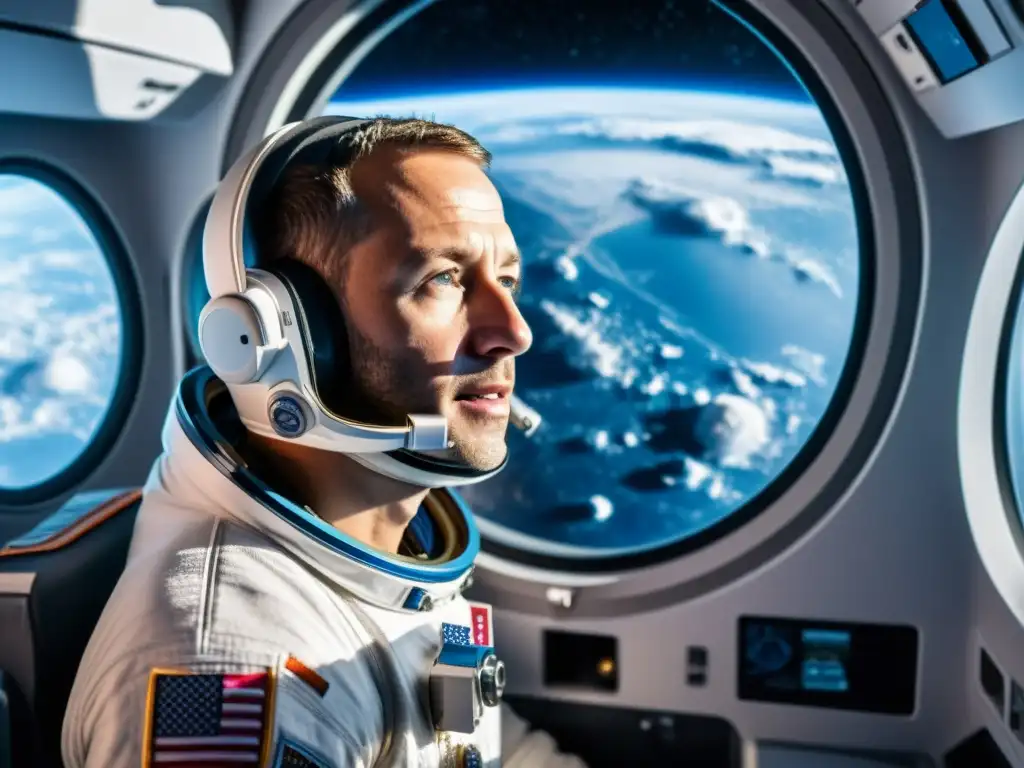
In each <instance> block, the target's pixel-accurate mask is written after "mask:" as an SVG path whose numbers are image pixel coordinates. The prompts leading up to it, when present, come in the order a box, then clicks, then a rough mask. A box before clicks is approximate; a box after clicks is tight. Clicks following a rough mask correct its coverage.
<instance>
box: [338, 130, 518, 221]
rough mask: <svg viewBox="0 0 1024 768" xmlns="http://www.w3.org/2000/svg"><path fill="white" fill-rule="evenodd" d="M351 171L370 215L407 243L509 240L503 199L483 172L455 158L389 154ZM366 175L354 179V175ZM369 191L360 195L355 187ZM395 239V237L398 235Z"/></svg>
mask: <svg viewBox="0 0 1024 768" xmlns="http://www.w3.org/2000/svg"><path fill="white" fill-rule="evenodd" d="M367 161H368V162H367V163H366V165H365V166H364V167H363V168H361V169H353V185H354V186H356V192H357V194H359V195H360V198H361V199H363V200H365V201H366V202H367V204H368V205H370V207H371V213H372V215H374V217H375V218H376V219H377V220H378V221H379V222H380V223H381V224H383V225H386V226H388V228H390V229H393V230H398V231H401V232H402V233H403V234H404V236H405V237H406V239H409V240H412V241H416V240H419V239H421V238H431V239H433V238H436V237H445V236H448V237H453V236H455V237H457V236H466V235H467V234H468V233H469V232H476V233H478V234H485V233H489V234H490V235H491V236H501V237H502V238H503V239H504V238H505V237H507V236H510V233H509V232H508V225H507V224H506V223H505V212H504V209H503V207H502V203H501V197H500V195H499V194H498V190H497V189H495V187H494V184H493V183H492V182H491V180H490V179H489V178H488V177H487V174H486V173H485V172H484V171H483V169H482V168H480V166H479V165H478V164H477V163H476V162H475V161H474V160H473V159H472V158H469V157H464V156H462V155H458V154H455V153H453V152H447V151H438V150H424V151H416V152H410V153H405V154H401V153H397V152H387V153H381V154H380V155H379V156H377V157H373V156H371V157H370V158H367ZM359 170H362V171H364V173H363V174H360V175H361V176H362V178H361V179H360V178H358V176H357V174H358V171H359ZM360 181H362V182H363V184H364V185H365V186H366V187H368V188H367V189H366V190H365V192H366V194H361V192H362V190H359V189H358V187H359V186H360V185H359V182H360ZM395 234H398V232H397V231H396V232H395Z"/></svg>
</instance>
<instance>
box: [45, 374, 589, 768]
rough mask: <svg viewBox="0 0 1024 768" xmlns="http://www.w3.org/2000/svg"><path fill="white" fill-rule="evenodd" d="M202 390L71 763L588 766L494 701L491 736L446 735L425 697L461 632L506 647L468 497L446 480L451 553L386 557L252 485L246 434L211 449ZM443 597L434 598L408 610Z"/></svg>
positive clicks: (178, 434)
mask: <svg viewBox="0 0 1024 768" xmlns="http://www.w3.org/2000/svg"><path fill="white" fill-rule="evenodd" d="M190 387H191V388H195V387H202V388H203V389H204V390H205V391H206V392H209V390H210V389H215V388H217V387H218V383H217V382H216V380H215V379H213V377H212V376H211V375H209V374H208V372H206V371H204V370H199V371H196V372H193V373H192V374H190V375H189V377H187V378H186V380H185V381H184V382H183V383H182V389H183V392H182V397H180V398H179V401H178V404H177V407H176V408H174V409H172V411H171V413H170V414H169V415H168V419H167V422H166V425H165V428H164V433H163V442H164V455H163V456H162V457H161V458H160V460H159V461H158V462H157V464H156V465H155V466H154V468H153V472H152V474H151V475H150V478H149V480H148V482H147V484H146V487H145V495H144V500H143V503H142V507H141V509H140V510H139V517H138V522H137V523H136V528H135V535H134V538H133V540H132V545H131V550H130V552H129V556H128V562H127V565H126V567H125V571H124V575H123V577H122V578H121V580H120V581H119V583H118V585H117V588H116V589H115V591H114V593H113V595H112V596H111V599H110V602H109V603H108V605H107V609H106V610H105V611H104V613H103V616H102V618H101V619H100V622H99V624H98V626H97V628H96V631H95V633H94V635H93V637H92V639H91V641H90V643H89V647H88V649H87V651H86V653H85V656H84V658H83V659H82V663H81V666H80V671H79V675H78V677H77V679H76V681H75V686H74V690H73V691H72V695H71V700H70V703H69V706H68V711H67V715H66V718H65V724H64V736H63V754H64V761H65V765H66V767H67V768H101V767H102V768H121V767H122V766H124V767H125V768H128V766H131V768H135V766H138V765H140V764H141V765H144V766H148V765H150V764H154V765H155V764H158V763H163V762H168V763H169V764H177V765H189V763H188V762H187V760H188V759H191V760H193V761H195V762H196V763H197V764H198V763H203V764H219V763H218V762H217V761H218V759H223V756H224V753H228V754H229V755H236V756H237V757H236V758H235V759H236V760H238V761H239V762H240V764H246V763H245V761H244V758H243V756H251V758H252V759H251V762H250V763H249V764H253V765H271V766H275V767H276V766H318V767H319V768H348V767H349V766H352V767H355V766H386V765H396V766H407V765H408V766H460V765H465V766H470V765H473V762H472V758H473V754H472V752H471V751H468V750H466V749H465V748H462V749H461V750H460V747H464V746H465V745H472V746H475V747H476V748H477V749H478V750H479V754H480V757H481V758H482V761H481V762H480V763H479V764H482V765H484V766H496V765H499V764H500V765H504V766H506V768H516V767H521V768H525V767H526V766H531V767H532V768H545V767H546V766H565V767H566V768H568V767H570V766H577V765H581V763H580V762H579V761H578V760H576V759H575V758H571V757H565V756H561V755H559V754H558V753H557V751H556V750H555V747H554V743H553V742H552V740H551V738H550V737H549V736H547V735H545V734H543V733H539V732H532V733H529V734H527V732H526V725H525V723H523V721H522V720H521V719H519V718H518V717H516V716H515V715H514V713H512V712H511V711H510V710H508V709H507V708H505V707H504V706H501V707H498V706H486V705H484V706H483V707H482V711H481V712H480V714H481V716H480V717H479V725H478V726H476V727H475V729H474V732H473V733H472V734H466V733H460V732H454V731H445V730H436V731H435V726H434V724H433V722H432V720H433V719H434V718H436V717H437V715H438V714H439V713H436V712H432V711H431V705H430V702H429V700H424V696H425V694H426V693H427V691H428V683H427V681H428V678H429V677H430V675H431V673H432V672H436V671H437V667H435V661H436V660H438V655H439V654H440V653H441V650H442V641H443V634H444V633H445V631H446V630H447V632H448V633H449V634H451V632H452V628H453V627H454V628H466V629H465V630H459V629H456V630H455V632H456V633H458V632H460V631H461V632H463V633H466V632H468V633H470V634H471V637H470V641H471V642H477V643H478V644H479V645H480V646H484V647H487V646H490V645H492V644H493V643H494V638H493V629H492V627H491V626H490V609H489V607H487V606H479V605H472V606H471V604H469V603H467V602H466V600H465V599H464V598H463V597H462V596H461V594H460V590H461V589H462V587H463V586H464V585H465V583H466V580H467V578H468V577H469V575H470V573H471V570H472V560H473V557H474V555H475V554H476V551H477V547H478V545H479V539H478V535H477V533H476V530H475V528H474V526H473V524H472V520H471V518H470V517H468V516H467V515H466V514H465V510H464V508H463V507H462V506H461V503H460V502H459V501H458V499H457V498H456V497H455V496H453V495H451V494H448V493H446V492H436V493H433V494H431V496H429V497H428V502H427V504H426V505H425V507H426V509H425V510H424V512H421V514H424V515H429V521H430V524H431V526H432V527H433V528H434V530H435V532H436V534H437V535H439V536H440V538H441V540H442V542H441V545H440V547H439V548H443V549H445V550H446V552H447V551H448V550H450V555H447V556H442V557H441V558H437V560H439V561H440V562H436V563H431V562H430V561H426V562H423V561H418V560H416V559H414V558H412V557H409V558H399V557H390V558H389V557H386V556H384V555H381V554H380V553H378V552H375V551H372V550H370V549H369V548H367V547H363V546H361V545H360V544H358V543H357V542H355V541H354V540H352V539H349V538H348V537H346V536H344V535H343V534H341V533H338V532H337V531H335V530H334V529H332V528H329V527H328V526H326V525H324V524H323V523H320V522H319V521H318V520H317V518H315V517H314V516H313V515H312V514H309V513H308V512H306V511H304V510H301V509H299V508H297V507H294V505H290V504H289V503H288V502H287V501H286V500H284V499H283V498H281V497H279V496H276V495H275V494H274V493H273V492H272V491H270V490H269V489H267V491H266V492H265V493H263V494H253V493H251V489H247V486H250V485H251V484H252V483H254V482H258V480H257V479H256V478H253V477H252V476H250V475H248V473H247V472H246V470H245V469H244V467H242V466H234V467H231V466H225V461H226V458H227V456H228V454H229V450H228V449H226V446H223V445H222V446H220V450H218V451H217V452H216V453H210V452H209V449H208V448H207V446H209V445H211V444H213V441H214V440H216V436H211V435H209V434H208V433H200V432H199V431H198V428H199V427H197V424H198V425H199V426H200V427H201V425H202V424H204V423H209V421H207V420H206V419H193V418H191V417H189V416H187V415H186V414H185V413H184V412H183V409H182V399H185V398H188V396H189V394H190V393H189V392H188V391H184V390H187V388H190ZM219 388H220V389H221V390H223V387H222V386H221V387H219ZM182 419H184V420H185V428H183V426H182V423H181V420H182ZM196 443H199V445H198V446H197V444H196ZM278 505H280V506H282V507H288V511H289V512H290V513H291V515H292V516H291V517H290V518H289V517H287V516H282V515H281V514H280V510H277V509H276V507H277V506H278ZM296 521H302V522H303V523H304V524H305V525H307V526H309V527H311V528H315V529H316V530H317V532H318V534H319V536H321V537H323V538H322V539H320V540H318V538H317V537H315V536H313V535H310V534H309V533H307V532H306V531H305V530H303V528H302V527H300V526H299V525H297V524H296ZM417 527H419V526H417ZM425 598H429V600H430V601H431V602H432V603H433V609H432V610H429V611H423V610H420V611H413V610H409V609H408V608H406V607H404V606H408V605H411V604H412V603H413V601H419V602H421V603H422V601H423V600H424V599H425ZM474 614H475V615H474ZM480 619H482V621H481V620H480ZM445 624H447V625H449V626H447V627H445V626H444V625H445ZM440 660H441V661H444V657H443V656H442V658H441V659H440ZM436 679H437V676H436V675H435V681H436ZM236 681H240V682H238V683H237V684H238V685H239V686H241V687H240V688H235V689H234V691H235V693H234V694H231V692H232V690H233V689H231V688H230V687H227V686H229V685H230V684H233V683H235V682H236ZM496 682H500V681H496ZM246 690H249V691H250V695H249V696H248V697H247V696H245V695H244V694H243V693H239V692H238V691H243V692H244V691H246ZM457 694H458V691H456V696H457ZM428 699H429V697H428ZM464 703H465V701H459V700H456V701H454V702H452V703H451V704H452V705H454V706H455V707H459V706H462V705H463V704H464ZM446 714H447V713H446ZM454 714H455V715H456V716H457V715H458V714H459V713H458V712H455V713H454ZM455 725H456V726H458V723H455ZM502 750H504V753H505V758H504V760H503V761H502V760H501V751H502ZM296 755H302V756H303V757H302V758H301V759H300V758H298V757H296ZM464 756H465V757H464ZM172 758H174V759H176V760H177V761H178V762H176V763H171V760H172ZM261 758H262V759H263V760H264V761H265V762H262V763H259V762H256V761H257V759H261Z"/></svg>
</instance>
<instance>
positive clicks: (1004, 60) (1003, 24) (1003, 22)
mask: <svg viewBox="0 0 1024 768" xmlns="http://www.w3.org/2000/svg"><path fill="white" fill-rule="evenodd" d="M849 2H851V3H852V5H853V6H854V7H855V8H856V10H857V12H858V13H859V14H860V16H861V18H862V19H863V20H864V21H865V22H866V23H867V25H868V27H869V28H870V29H871V31H872V32H873V33H874V35H875V37H877V38H878V41H879V44H880V45H881V46H882V48H883V50H884V51H885V53H886V54H887V55H888V57H889V58H890V59H891V60H892V62H893V64H894V65H895V67H896V69H897V71H898V72H899V73H900V76H901V77H902V78H903V80H904V82H905V83H906V84H907V87H908V88H909V89H910V91H911V92H912V93H913V95H914V98H915V99H916V100H917V102H918V103H919V104H920V105H921V108H922V109H923V110H924V111H925V112H926V113H927V114H928V116H929V117H930V118H931V119H932V120H933V121H934V123H935V124H936V126H937V127H938V128H939V130H940V131H941V132H942V133H943V134H944V135H945V136H947V137H949V138H953V137H957V136H965V135H969V134H972V133H979V132H981V131H985V130H989V129H991V128H996V127H999V126H1002V125H1008V124H1010V123H1014V122H1018V121H1020V120H1024V78H1021V77H1020V73H1021V72H1022V71H1024V23H1022V18H1021V14H1020V13H1019V9H1018V8H1017V7H1016V6H1015V5H1014V2H1016V0H1013V2H1011V0H849Z"/></svg>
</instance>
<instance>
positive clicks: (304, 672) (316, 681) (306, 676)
mask: <svg viewBox="0 0 1024 768" xmlns="http://www.w3.org/2000/svg"><path fill="white" fill-rule="evenodd" d="M284 668H285V669H287V670H288V671H289V672H291V673H292V674H293V675H295V676H296V677H297V678H299V679H300V680H302V682H304V683H305V684H306V685H308V686H309V687H310V688H312V689H313V690H314V691H316V692H317V693H318V694H320V698H321V699H322V698H323V697H324V694H326V693H327V689H328V687H330V683H328V682H327V681H326V680H324V679H323V678H322V677H321V676H320V675H319V674H318V673H317V672H316V670H314V669H310V668H309V667H307V666H306V665H305V664H303V663H302V662H301V661H299V660H298V659H296V658H295V657H294V656H289V657H288V660H287V661H286V662H285V663H284Z"/></svg>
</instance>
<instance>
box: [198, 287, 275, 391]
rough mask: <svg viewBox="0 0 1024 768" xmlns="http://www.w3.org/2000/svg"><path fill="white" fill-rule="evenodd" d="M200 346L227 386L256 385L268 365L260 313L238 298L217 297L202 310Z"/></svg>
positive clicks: (241, 298) (244, 300)
mask: <svg viewBox="0 0 1024 768" xmlns="http://www.w3.org/2000/svg"><path fill="white" fill-rule="evenodd" d="M199 344H200V347H201V348H202V350H203V356H204V357H205V358H206V362H207V363H208V364H209V366H210V368H212V369H213V372H214V373H216V374H217V377H218V378H220V379H221V380H222V381H224V382H225V383H227V384H249V383H250V382H253V381H256V380H257V379H258V378H259V377H260V376H261V375H262V374H263V371H264V370H265V369H266V367H267V364H268V363H269V362H270V361H269V357H270V355H269V354H268V352H270V351H271V347H270V346H268V344H267V339H266V335H265V333H264V330H263V324H262V323H261V322H260V318H259V313H258V311H257V310H256V307H254V306H253V305H252V304H251V303H250V302H249V301H247V300H246V299H244V298H243V297H241V296H220V297H218V298H216V299H213V300H211V301H210V302H209V303H208V304H207V305H206V306H205V307H204V308H203V311H202V313H201V314H200V315H199Z"/></svg>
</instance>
